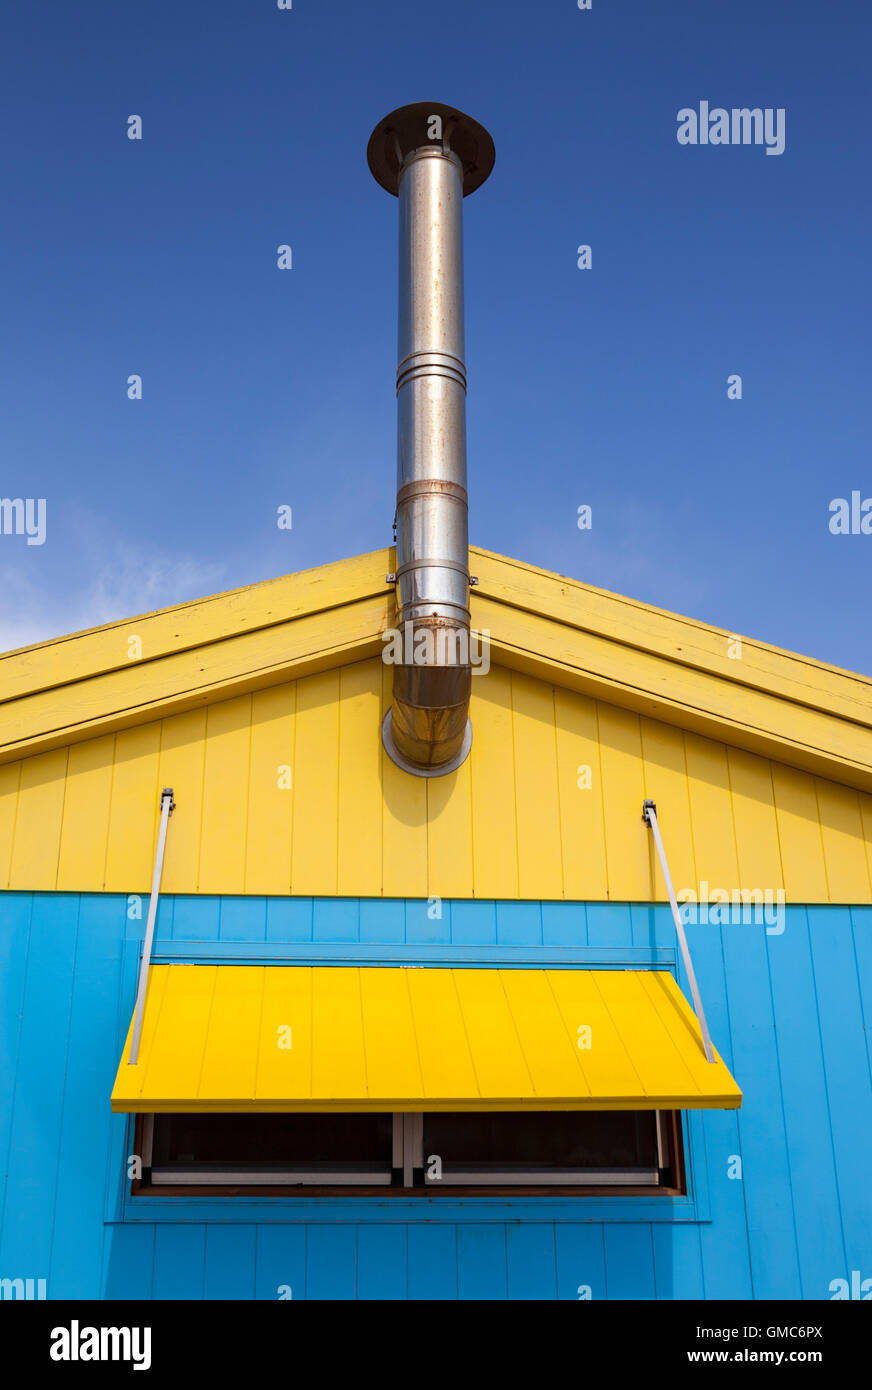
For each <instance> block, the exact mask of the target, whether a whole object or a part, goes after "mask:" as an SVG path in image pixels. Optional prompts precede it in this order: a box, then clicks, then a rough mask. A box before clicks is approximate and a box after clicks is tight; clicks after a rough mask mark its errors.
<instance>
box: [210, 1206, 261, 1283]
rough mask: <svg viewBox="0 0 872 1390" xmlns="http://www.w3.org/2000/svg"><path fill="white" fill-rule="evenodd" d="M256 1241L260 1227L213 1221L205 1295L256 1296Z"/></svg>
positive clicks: (211, 1224) (211, 1223)
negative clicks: (223, 1223) (222, 1224)
mask: <svg viewBox="0 0 872 1390" xmlns="http://www.w3.org/2000/svg"><path fill="white" fill-rule="evenodd" d="M256 1240H257V1227H256V1226H242V1225H237V1224H235V1223H234V1224H233V1225H227V1226H220V1225H218V1223H217V1222H214V1221H213V1222H210V1224H209V1225H208V1226H207V1227H206V1257H205V1267H204V1276H203V1297H204V1298H209V1299H213V1298H214V1299H222V1298H232V1299H252V1298H254V1296H255V1252H256Z"/></svg>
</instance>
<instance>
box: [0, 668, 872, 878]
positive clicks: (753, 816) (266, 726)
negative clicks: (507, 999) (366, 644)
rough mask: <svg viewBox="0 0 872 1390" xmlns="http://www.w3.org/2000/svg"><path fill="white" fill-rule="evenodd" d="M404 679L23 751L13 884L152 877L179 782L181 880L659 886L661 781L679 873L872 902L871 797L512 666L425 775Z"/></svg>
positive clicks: (3, 846) (10, 792)
mask: <svg viewBox="0 0 872 1390" xmlns="http://www.w3.org/2000/svg"><path fill="white" fill-rule="evenodd" d="M390 676H391V672H390V670H389V668H387V667H384V666H383V665H382V663H381V662H380V660H379V659H378V658H377V657H376V658H370V659H368V660H366V661H361V662H356V663H353V664H350V665H347V666H345V667H342V668H337V669H334V670H332V671H323V672H319V673H317V674H314V675H311V676H305V677H303V678H301V679H299V680H297V681H292V682H288V683H286V684H284V685H277V686H273V687H270V688H269V689H267V690H263V691H258V692H255V693H253V694H247V695H242V696H237V697H235V698H234V699H231V700H225V701H222V702H219V703H216V704H212V705H209V706H208V707H206V708H203V709H200V710H192V711H187V712H184V713H181V714H174V715H171V716H169V717H167V718H165V719H163V720H159V721H152V722H150V723H148V724H144V725H141V726H139V727H137V728H133V729H125V730H122V731H119V732H118V733H116V734H111V735H103V736H102V737H100V738H97V739H92V740H89V741H85V742H82V743H78V744H74V745H72V746H71V747H70V748H69V749H66V748H64V749H56V750H53V751H51V752H48V753H42V754H39V755H37V756H35V757H32V758H26V759H23V760H22V761H21V762H19V763H10V764H7V765H6V766H4V767H2V768H0V883H2V886H3V887H8V888H13V889H26V890H34V891H36V890H51V889H63V890H66V891H71V892H76V891H81V892H91V891H100V890H104V889H105V890H106V891H109V892H115V893H142V892H147V891H148V889H149V887H150V878H151V867H152V860H153V854H154V842H155V832H156V826H157V817H158V795H159V792H160V788H161V787H163V786H172V787H173V789H174V791H175V795H176V801H177V809H176V811H175V813H174V815H173V818H172V822H171V824H170V833H169V838H168V844H167V856H166V864H165V870H164V890H165V891H166V892H170V893H228V894H232V893H247V894H268V893H275V894H286V893H293V894H298V895H318V896H332V895H339V896H348V897H358V896H361V897H380V896H383V897H421V898H423V897H430V896H440V897H478V898H495V897H496V898H508V899H513V898H524V899H536V898H556V899H560V898H568V899H590V900H594V901H604V900H606V899H612V900H616V901H627V900H629V901H636V902H638V901H651V900H655V901H662V900H663V897H664V890H663V884H662V880H661V878H660V872H659V868H658V867H657V864H656V860H655V857H654V855H653V853H652V845H651V841H650V835H649V832H648V831H647V830H646V829H645V826H644V825H643V823H642V819H641V810H642V799H643V797H645V796H649V797H653V798H654V799H655V800H656V802H657V806H658V811H659V814H660V821H661V825H662V829H663V835H664V839H665V842H666V848H667V851H668V853H669V856H670V860H671V864H672V868H673V878H674V880H675V884H676V887H677V888H687V889H693V890H694V891H698V886H699V884H700V882H702V881H705V882H707V883H708V885H709V888H710V889H713V888H722V889H726V890H728V891H732V890H733V889H745V890H751V889H763V890H766V889H771V890H773V891H777V890H778V889H784V891H785V893H786V896H787V900H788V901H789V902H820V903H826V902H832V903H844V902H850V903H868V902H872V881H870V875H872V796H869V795H867V794H865V793H863V792H858V791H856V790H854V789H853V788H849V787H844V786H841V785H837V784H835V783H833V782H828V781H825V780H824V779H822V778H818V777H814V776H813V775H812V774H810V773H805V772H801V771H799V770H797V769H795V768H788V767H786V766H784V765H782V764H779V763H774V762H770V761H768V760H767V759H765V758H761V757H758V756H757V755H755V754H752V753H747V752H743V751H740V750H737V749H735V748H729V749H728V748H726V747H725V746H724V745H723V744H721V743H716V742H714V741H713V740H710V739H706V738H703V737H702V736H700V735H699V734H697V733H689V732H688V733H683V732H682V731H681V730H680V729H677V728H675V727H674V726H673V725H671V724H665V723H660V722H659V721H657V720H654V719H651V718H648V717H646V716H640V715H638V714H634V713H632V712H631V711H629V710H626V709H623V708H618V707H617V706H613V705H609V704H606V703H603V702H601V701H596V700H593V699H592V698H590V697H589V696H587V695H582V694H578V693H576V692H574V691H571V690H567V689H563V688H559V687H555V686H552V685H550V684H546V683H544V682H539V681H536V680H534V679H532V678H531V677H530V676H529V675H525V674H521V673H518V672H514V671H509V670H506V669H504V668H500V667H494V668H493V669H492V670H491V672H490V674H489V675H487V676H481V677H477V678H476V679H475V680H474V681H473V683H472V687H473V693H472V711H471V712H472V721H473V727H474V730H475V734H474V739H473V746H472V753H471V755H470V758H469V760H468V762H467V763H466V764H465V765H464V767H463V768H461V769H460V770H459V771H458V772H457V773H454V774H452V775H451V776H449V777H446V778H438V779H437V778H434V779H429V780H428V779H424V778H414V777H410V776H408V775H407V774H406V773H403V772H401V771H400V770H399V769H398V768H396V767H394V765H393V763H391V762H390V760H389V759H388V758H387V757H386V755H385V754H384V753H383V751H382V749H381V744H380V736H379V725H380V720H381V716H382V714H383V712H384V710H385V709H386V708H387V706H388V703H389V700H390V684H391V683H390ZM288 783H290V785H287V784H288ZM588 783H589V785H588Z"/></svg>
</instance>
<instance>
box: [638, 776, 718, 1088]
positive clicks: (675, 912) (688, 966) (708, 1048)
mask: <svg viewBox="0 0 872 1390" xmlns="http://www.w3.org/2000/svg"><path fill="white" fill-rule="evenodd" d="M642 819H643V821H644V822H645V824H646V825H647V826H648V828H649V830H650V831H651V832H652V834H653V836H654V844H655V845H656V846H657V854H658V856H659V859H660V868H661V870H662V871H663V881H664V883H665V884H666V892H667V894H668V895H669V906H670V907H671V908H672V920H673V922H674V923H675V931H676V933H677V935H678V945H679V947H680V949H681V959H682V960H683V961H684V969H685V971H686V972H687V982H688V984H689V985H690V993H691V995H692V997H693V1007H694V1009H695V1010H696V1016H697V1018H698V1019H699V1026H700V1028H701V1030H702V1041H703V1047H704V1049H705V1058H706V1061H707V1062H716V1061H717V1058H716V1057H715V1050H714V1048H713V1047H712V1040H711V1036H710V1035H709V1030H708V1024H707V1023H706V1020H705V1009H704V1008H703V1006H702V996H701V995H700V992H699V985H698V984H697V982H696V974H695V973H694V969H693V961H692V960H691V958H690V948H689V946H688V944H687V937H686V936H685V934H684V924H683V922H682V920H681V913H680V911H679V909H678V902H677V899H676V897H675V889H674V888H673V886H672V875H671V874H670V872H669V865H668V864H667V862H666V851H665V849H664V848H663V839H662V837H661V835H660V826H659V825H658V823H657V806H656V804H655V803H654V802H653V801H643V802H642Z"/></svg>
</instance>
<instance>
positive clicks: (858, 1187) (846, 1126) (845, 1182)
mask: <svg viewBox="0 0 872 1390" xmlns="http://www.w3.org/2000/svg"><path fill="white" fill-rule="evenodd" d="M808 925H809V934H810V939H811V951H812V962H813V965H814V975H815V983H816V986H817V1000H818V1014H819V1018H820V1034H821V1043H822V1047H823V1055H824V1063H825V1066H826V1072H827V1094H828V1097H829V1106H830V1128H831V1133H832V1139H833V1154H834V1156H835V1162H836V1176H837V1178H838V1183H839V1193H840V1197H841V1211H842V1223H843V1229H844V1233H845V1246H846V1250H847V1257H848V1271H850V1270H852V1269H865V1268H866V1267H867V1266H868V1264H869V1232H870V1231H872V1184H870V1182H869V1161H868V1149H867V1147H866V1145H865V1144H864V1143H863V1142H858V1139H859V1137H860V1136H866V1135H869V1134H872V1089H870V1086H869V1067H868V1054H867V1052H866V1045H865V1031H864V1028H863V1008H862V1003H861V999H860V990H859V985H858V981H857V963H856V956H855V954H854V944H853V934H852V930H851V914H850V912H849V910H848V909H847V908H843V907H835V908H826V907H810V908H809V909H808ZM841 1273H842V1271H839V1270H836V1271H834V1276H833V1277H835V1275H839V1274H841ZM848 1277H850V1274H849V1273H848ZM865 1277H868V1276H866V1275H864V1278H865ZM818 1297H823V1298H825V1297H826V1292H822V1293H821V1294H819V1295H818Z"/></svg>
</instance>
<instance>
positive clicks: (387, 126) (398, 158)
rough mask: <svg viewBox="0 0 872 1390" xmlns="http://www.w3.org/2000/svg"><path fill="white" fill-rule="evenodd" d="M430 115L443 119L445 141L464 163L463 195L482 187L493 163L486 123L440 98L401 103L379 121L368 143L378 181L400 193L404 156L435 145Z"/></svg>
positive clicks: (493, 151) (370, 157)
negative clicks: (430, 125) (407, 104)
mask: <svg viewBox="0 0 872 1390" xmlns="http://www.w3.org/2000/svg"><path fill="white" fill-rule="evenodd" d="M431 116H440V117H441V119H442V143H443V145H444V146H446V147H447V148H448V149H449V150H450V151H451V153H452V154H455V155H457V157H458V159H459V160H460V162H461V164H462V165H463V196H464V197H466V196H467V195H468V194H469V193H474V192H475V190H476V189H477V188H480V187H481V185H482V184H483V183H484V181H485V179H486V178H487V176H488V174H489V173H490V171H491V170H492V169H493V167H494V161H495V160H496V151H495V150H494V142H493V140H492V139H491V137H490V135H489V134H488V132H487V131H486V130H485V128H484V126H482V125H479V123H478V121H474V120H473V119H472V117H471V116H466V115H464V113H463V112H462V111H458V110H457V109H456V107H454V106H446V105H445V104H444V103H443V102H441V101H416V102H413V103H412V104H411V106H399V107H397V110H396V111H392V112H391V113H390V115H389V116H385V118H384V120H383V121H379V123H378V125H377V126H376V128H375V130H374V131H373V132H372V135H371V136H370V137H369V144H368V145H367V147H366V160H367V163H368V164H369V168H370V173H371V174H372V176H373V178H374V179H375V181H376V183H380V184H381V186H382V188H386V189H387V191H388V193H393V194H395V195H396V194H398V193H399V188H400V167H401V163H402V160H403V159H405V157H406V155H407V154H410V153H411V151H412V150H417V149H421V147H422V146H430V147H431V148H432V147H434V146H436V147H437V148H438V145H439V143H440V142H439V141H438V140H433V139H431V138H430V135H429V134H428V125H429V121H430V117H431Z"/></svg>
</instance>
